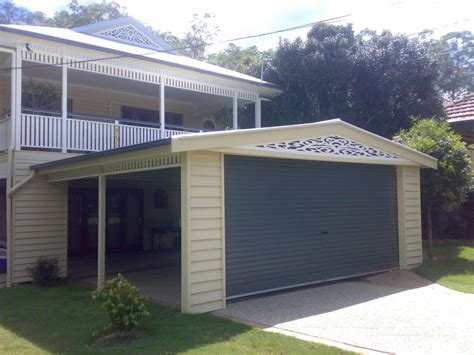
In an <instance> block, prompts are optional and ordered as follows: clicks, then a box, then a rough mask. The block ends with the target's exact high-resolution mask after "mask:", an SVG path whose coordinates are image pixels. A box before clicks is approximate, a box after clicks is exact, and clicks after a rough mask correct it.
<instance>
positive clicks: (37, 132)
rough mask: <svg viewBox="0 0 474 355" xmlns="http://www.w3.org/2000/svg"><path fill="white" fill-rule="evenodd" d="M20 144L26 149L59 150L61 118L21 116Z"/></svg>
mask: <svg viewBox="0 0 474 355" xmlns="http://www.w3.org/2000/svg"><path fill="white" fill-rule="evenodd" d="M20 144H21V146H22V147H27V148H46V149H61V117H52V116H40V115H30V114H22V115H21V136H20Z"/></svg>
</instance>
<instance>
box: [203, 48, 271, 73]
mask: <svg viewBox="0 0 474 355" xmlns="http://www.w3.org/2000/svg"><path fill="white" fill-rule="evenodd" d="M206 60H207V61H208V62H209V63H212V64H216V65H219V66H221V67H224V68H227V69H231V70H235V71H238V72H240V73H243V74H247V75H252V76H254V77H257V78H259V77H260V76H261V74H262V69H263V70H265V68H266V67H267V66H268V65H269V64H270V63H271V61H272V60H273V51H272V50H267V51H259V50H258V48H257V47H256V46H251V47H248V48H242V47H240V46H238V45H236V44H235V43H229V45H228V46H227V48H225V49H223V50H222V51H220V52H218V53H212V54H210V55H208V56H207V59H206Z"/></svg>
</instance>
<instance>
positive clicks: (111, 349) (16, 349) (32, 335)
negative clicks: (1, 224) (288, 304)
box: [0, 285, 349, 354]
mask: <svg viewBox="0 0 474 355" xmlns="http://www.w3.org/2000/svg"><path fill="white" fill-rule="evenodd" d="M90 294H91V289H90V288H88V287H85V286H82V285H67V286H61V287H55V288H48V289H40V288H36V287H33V286H18V287H13V288H10V289H0V353H1V354H5V353H15V354H32V353H74V354H77V353H113V354H116V353H127V354H130V353H134V354H136V353H167V354H170V353H193V354H228V353H232V354H244V353H257V354H304V353H318V354H349V352H346V351H344V350H340V349H337V348H334V347H329V346H325V345H320V344H315V343H310V342H305V341H302V340H298V339H294V338H291V337H287V336H284V335H280V334H274V333H269V332H265V331H263V330H260V329H255V328H252V327H249V326H247V325H244V324H240V323H236V322H233V321H231V320H228V319H224V318H221V317H216V316H213V315H210V314H204V315H184V314H180V313H178V312H177V311H176V310H173V309H171V308H167V307H163V306H158V305H151V306H150V311H151V316H150V317H148V318H147V319H146V320H144V321H143V322H142V323H141V326H140V331H141V332H142V333H143V334H144V335H143V336H142V337H141V338H139V339H137V340H134V341H132V342H130V343H128V344H126V345H124V344H120V345H113V346H103V345H99V344H98V342H97V341H96V340H94V338H93V337H92V336H91V334H92V332H93V331H95V330H98V329H100V328H102V326H103V325H105V316H104V315H102V313H101V312H100V310H99V304H98V303H97V302H95V301H93V300H92V299H91V298H90Z"/></svg>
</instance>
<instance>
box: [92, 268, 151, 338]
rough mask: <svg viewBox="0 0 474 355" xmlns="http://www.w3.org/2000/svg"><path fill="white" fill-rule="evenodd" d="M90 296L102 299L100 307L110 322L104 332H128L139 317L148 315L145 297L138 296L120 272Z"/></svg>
mask: <svg viewBox="0 0 474 355" xmlns="http://www.w3.org/2000/svg"><path fill="white" fill-rule="evenodd" d="M92 298H93V299H98V300H101V301H103V302H102V306H101V309H102V310H103V311H105V312H106V313H107V315H108V317H109V320H110V323H109V324H108V325H106V326H105V327H104V329H103V330H102V332H103V333H104V334H107V333H112V332H119V333H124V332H129V331H131V330H133V329H134V328H136V326H137V325H138V321H139V320H140V319H141V318H144V317H147V316H149V315H150V313H149V312H148V310H147V302H146V298H145V297H142V296H140V295H139V293H138V288H137V287H135V286H134V285H132V284H131V283H130V282H128V281H127V280H126V279H125V278H124V277H123V276H122V275H121V274H118V275H117V276H115V277H114V278H113V279H111V280H109V281H107V283H106V285H105V287H104V288H103V289H97V290H96V291H94V292H93V293H92ZM97 334H98V333H95V335H97Z"/></svg>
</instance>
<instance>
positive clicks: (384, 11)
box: [14, 0, 474, 51]
mask: <svg viewBox="0 0 474 355" xmlns="http://www.w3.org/2000/svg"><path fill="white" fill-rule="evenodd" d="M97 1H99V0H97ZM14 2H15V3H16V4H17V5H19V6H24V7H26V8H28V9H30V10H35V11H43V12H45V13H46V14H48V15H53V14H54V12H55V11H58V10H61V9H64V8H65V7H66V4H67V2H68V0H40V1H38V0H14ZM79 2H80V3H84V4H86V3H90V2H94V1H90V0H79ZM117 2H118V3H120V4H121V5H123V6H125V7H126V9H127V11H128V13H129V15H130V16H133V17H134V18H136V19H137V20H140V21H141V22H143V23H144V24H145V25H149V26H152V27H153V28H155V29H159V30H160V31H169V32H171V33H173V34H175V35H178V36H181V35H183V34H184V33H185V32H186V30H187V29H188V27H189V23H190V21H191V18H192V15H193V13H205V12H212V13H214V14H215V20H214V21H215V24H216V25H217V26H219V29H220V33H219V36H218V38H217V39H216V40H217V41H222V40H228V39H233V38H237V37H242V36H247V35H254V34H260V33H266V32H271V31H275V30H280V29H285V28H290V27H294V26H299V25H302V24H306V23H312V22H316V21H321V20H326V19H329V18H334V17H339V16H343V15H350V16H349V17H347V18H345V19H344V20H342V21H340V22H338V24H343V23H347V22H350V23H352V24H353V25H354V29H355V30H356V32H358V31H360V30H362V29H364V28H370V29H372V30H376V31H378V32H380V31H382V30H383V29H389V30H391V31H392V32H401V33H405V34H409V35H411V34H416V33H419V32H421V31H423V30H425V29H435V30H434V33H433V36H434V37H439V36H442V35H443V34H445V33H447V32H451V31H460V30H469V31H471V32H474V1H473V0H372V1H370V0H354V1H350V0H313V1H310V0H284V1H282V0H271V1H266V0H239V1H226V0H199V1H192V0H187V1H186V0H172V1H163V0H117ZM307 31H308V29H307V28H306V29H299V30H293V31H288V32H284V33H279V34H275V35H271V36H263V37H259V38H256V39H252V40H244V41H237V42H235V43H236V44H238V45H240V46H242V47H248V46H250V45H256V46H257V47H258V48H259V49H260V50H264V49H269V48H273V47H275V46H276V45H277V44H278V40H279V38H280V37H282V38H289V39H294V38H296V37H298V36H302V37H305V35H306V33H307ZM222 47H223V45H216V46H214V47H213V48H211V51H217V50H220V49H221V48H222Z"/></svg>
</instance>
